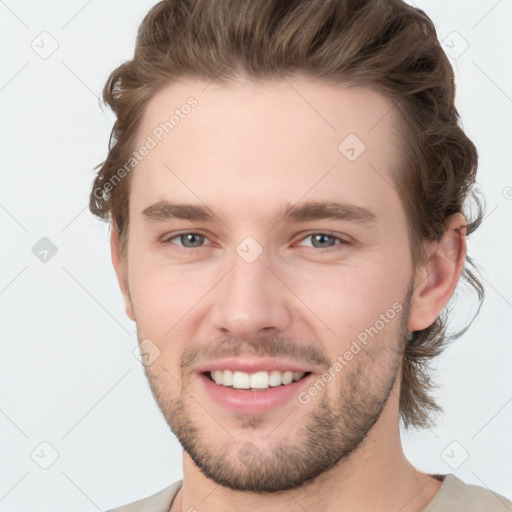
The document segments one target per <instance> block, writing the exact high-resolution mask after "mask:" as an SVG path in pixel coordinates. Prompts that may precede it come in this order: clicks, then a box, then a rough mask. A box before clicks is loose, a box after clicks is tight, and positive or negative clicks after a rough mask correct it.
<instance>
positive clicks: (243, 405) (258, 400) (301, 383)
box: [196, 363, 315, 416]
mask: <svg viewBox="0 0 512 512" xmlns="http://www.w3.org/2000/svg"><path fill="white" fill-rule="evenodd" d="M277 364H278V363H277ZM275 365H276V363H275V364H274V365H270V366H274V368H268V369H266V370H263V369H262V368H261V366H260V368H257V367H250V368H246V369H247V370H248V371H242V370H241V369H240V366H243V365H241V364H238V369H235V368H233V366H235V365H232V367H231V368H226V367H223V365H222V366H221V365H220V364H215V366H216V368H215V369H212V368H203V369H202V371H200V372H198V373H196V375H197V376H198V377H199V381H200V383H201V386H202V389H201V395H200V396H204V397H206V398H209V399H211V403H213V404H215V406H220V408H221V411H222V413H223V414H224V413H226V412H227V413H229V414H233V415H236V416H240V415H243V414H263V413H268V412H270V411H272V410H274V409H277V408H279V407H284V406H288V407H289V406H290V405H292V406H293V404H294V402H296V403H295V407H297V406H299V405H300V404H301V402H299V400H298V396H299V393H300V391H301V390H304V389H305V388H306V387H307V386H310V385H311V384H312V380H313V379H314V376H315V374H314V373H312V372H310V371H298V370H299V368H297V367H296V368H293V369H292V368H287V369H284V368H283V369H281V370H280V369H277V368H275ZM246 366H249V365H246Z"/></svg>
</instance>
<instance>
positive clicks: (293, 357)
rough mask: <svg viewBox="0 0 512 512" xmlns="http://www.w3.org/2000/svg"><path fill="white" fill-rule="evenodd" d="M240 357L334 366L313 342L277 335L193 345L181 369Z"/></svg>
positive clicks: (228, 339) (223, 339)
mask: <svg viewBox="0 0 512 512" xmlns="http://www.w3.org/2000/svg"><path fill="white" fill-rule="evenodd" d="M241 356H253V357H254V356H256V357H268V358H273V359H275V358H285V359H287V360H290V361H293V362H295V363H298V364H305V365H306V366H311V365H313V366H317V367H321V368H323V369H327V368H329V367H330V366H331V365H332V362H331V361H330V360H329V358H328V357H327V356H326V355H325V354H324V353H323V352H322V351H321V350H320V349H319V348H318V347H317V346H316V345H314V344H312V343H311V342H308V343H303V342H297V341H294V340H292V339H290V338H287V337H284V336H279V335H275V334H274V335H260V336H258V337H255V338H252V339H244V340H237V339H236V338H233V337H230V336H223V337H221V338H219V339H217V340H215V341H212V342H207V343H204V344H201V345H197V346H194V347H190V348H188V349H187V350H186V351H185V352H184V353H183V355H182V357H181V360H180V368H181V370H182V371H183V370H186V369H188V368H190V367H193V366H195V365H198V364H199V363H205V362H208V361H211V360H214V359H220V358H225V357H241Z"/></svg>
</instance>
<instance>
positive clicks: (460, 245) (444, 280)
mask: <svg viewBox="0 0 512 512" xmlns="http://www.w3.org/2000/svg"><path fill="white" fill-rule="evenodd" d="M465 226H466V220H465V219H464V216H463V215H462V214H460V213H456V214H454V215H451V216H450V217H448V219H447V220H446V222H445V225H444V235H443V237H442V239H441V240H440V241H439V242H432V243H431V244H429V246H428V247H427V249H426V250H427V261H426V263H425V264H424V265H423V266H422V267H421V268H419V269H418V270H417V272H416V276H415V281H414V291H413V296H412V303H411V311H410V316H409V330H410V331H419V330H422V329H426V328H427V327H429V326H430V325H432V324H433V323H434V321H435V320H436V318H437V317H438V316H439V314H440V313H441V311H442V310H443V309H444V307H445V306H446V304H448V301H449V300H450V298H451V296H452V295H453V292H454V291H455V287H456V286H457V283H458V281H459V278H460V276H461V273H462V270H463V268H464V261H465V259H466V227H465Z"/></svg>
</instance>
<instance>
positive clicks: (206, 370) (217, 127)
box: [91, 0, 512, 512]
mask: <svg viewBox="0 0 512 512" xmlns="http://www.w3.org/2000/svg"><path fill="white" fill-rule="evenodd" d="M104 98H105V100H106V102H107V103H108V104H109V105H110V106H111V107H112V109H113V110H114V112H115V113H116V115H117V121H116V123H115V126H114V129H113V133H112V139H111V145H110V150H109V154H108V157H107V159H106V161H105V162H104V163H103V164H102V166H101V168H100V170H99V173H98V176H97V177H96V180H95V182H94V185H93V190H92V193H91V210H92V211H93V213H95V214H96V215H98V216H100V217H101V218H104V219H108V220H110V222H111V228H112V235H111V249H112V260H113V264H114V267H115V271H116V274H117V277H118V280H119V284H120V287H121V291H122V294H123V297H124V300H125V304H126V311H127V314H128V316H129V317H130V318H131V319H132V320H134V321H135V322H136V325H137V333H138V339H139V343H140V346H141V351H142V352H144V354H145V358H146V359H145V371H146V374H147V377H148V380H149V383H150V385H151V389H152V391H153V394H154V396H155V399H156V400H157V402H158V404H159V406H160V408H161V410H162V412H163V414H164V416H165V418H166V420H167V422H168V424H169V426H170V427H171V429H172V431H173V432H174V433H175V434H176V436H177V438H178V439H179V441H180V443H181V444H182V445H183V448H184V458H183V480H182V481H179V482H176V483H175V484H173V485H171V486H170V487H168V488H167V489H164V490H163V491H161V492H160V493H158V494H156V495H154V496H151V497H149V498H146V499H143V500H141V501H138V502H136V503H133V504H131V505H127V506H125V507H121V508H119V509H116V510H117V511H135V510H137V511H150V510H151V511H162V512H163V511H171V512H177V511H203V510H204V511H210V512H216V511H232V510H236V511H238V512H241V511H248V510H265V511H278V510H279V511H299V510H301V511H303V510H307V511H309V512H314V511H319V510H322V511H324V512H325V511H327V512H331V511H340V510H343V511H347V512H352V511H359V512H361V511H370V510H371V511H375V510H379V511H399V510H400V511H402V512H413V511H427V512H435V511H441V510H443V511H444V510H461V511H462V510H464V511H477V510H478V511H483V510H485V511H504V510H512V508H511V507H512V504H511V503H510V502H509V501H507V500H506V499H505V498H504V497H503V496H499V495H496V494H494V493H492V492H491V491H488V490H485V489H482V488H479V487H474V486H469V485H466V484H465V483H463V482H462V481H461V480H459V479H457V478H456V477H455V476H454V475H446V476H445V475H430V474H425V473H422V472H420V471H418V470H417V469H416V468H414V467H413V466H412V465H411V464H410V463H409V462H408V460H407V459H406V458H405V456H404V454H403V452H402V449H401V445H400V435H399V419H400V418H401V419H402V420H403V422H404V424H405V426H409V425H414V426H420V427H421V426H426V425H428V424H429V422H430V421H431V414H432V413H433V412H435V410H436V408H437V405H436V404H435V402H434V400H433V398H432V397H431V396H430V393H429V390H430V384H429V380H428V372H427V367H428V363H429V361H430V360H431V359H432V358H433V357H434V356H436V355H437V354H439V352H440V351H441V350H442V348H443V346H444V345H443V344H444V343H445V341H446V340H447V336H446V333H445V323H444V321H445V316H444V310H445V306H446V305H447V303H448V301H449V299H450V298H451V296H452V294H453V292H454V290H455V287H456V285H457V283H458V281H459V278H460V277H461V276H465V277H466V278H467V279H468V280H469V282H470V284H472V285H473V286H474V288H475V289H476V290H477V291H478V292H479V294H480V295H481V294H482V287H481V285H480V283H479V282H478V281H477V280H476V278H474V277H473V275H472V274H470V273H468V272H467V270H466V269H465V261H466V237H467V235H468V234H469V233H470V232H472V231H473V230H474V229H475V228H476V227H477V226H478V224H479V222H480V220H481V212H479V215H477V217H476V219H474V220H471V219H469V218H466V215H465V213H464V204H465V201H466V200H467V199H468V198H470V196H471V194H472V192H471V187H472V185H473V183H474V181H475V173H476V166H477V153H476V149H475V147H474V145H473V144H472V143H471V141H470V140H469V139H468V138H467V137H466V135H465V134H464V132H463V131H462V130H461V128H460V127H459V125H458V114H457V111H456V109H455V107H454V83H453V71H452V68H451V66H450V64H449V62H448V60H447V58H446V56H445V54H444V53H443V51H442V49H441V48H440V46H439V43H438V40H437V37H436V34H435V30H434V27H433V24H432V22H431V21H430V20H429V19H428V18H427V17H426V15H425V14H424V13H423V12H421V11H419V10H417V9H414V8H412V7H409V6H407V5H406V4H404V3H402V2H401V1H399V0H386V1H383V0H365V1H361V2H352V1H348V0H323V1H311V0H294V1H290V0H287V1H281V0H258V1H254V0H169V1H164V2H160V3H159V4H157V5H156V6H155V7H154V8H153V9H152V10H151V11H150V13H149V14H148V15H147V16H146V18H145V19H144V21H143V23H142V25H141V27H140V29H139V35H138V40H137V46H136V50H135V54H134V58H133V60H131V61H129V62H126V63H124V64H122V65H121V66H120V67H119V68H117V69H116V70H115V71H114V72H113V73H112V75H111V77H110V79H109V81H108V83H107V85H106V87H105V90H104Z"/></svg>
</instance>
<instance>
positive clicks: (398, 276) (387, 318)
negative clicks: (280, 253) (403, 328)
mask: <svg viewBox="0 0 512 512" xmlns="http://www.w3.org/2000/svg"><path fill="white" fill-rule="evenodd" d="M404 268H405V269H407V263H406V262H402V267H401V268H400V266H398V267H396V266H395V265H394V263H393V261H392V259H391V258H390V259H389V260H388V261H387V262H386V261H385V259H384V258H383V257H381V258H378V262H373V263H371V264H370V263H368V264H361V265H360V266H356V265H352V266H338V267H330V268H329V269H328V270H327V271H326V269H323V270H322V272H318V273H316V274H315V275H313V274H312V273H310V275H309V277H306V274H304V273H301V274H300V277H299V276H296V277H294V278H293V281H294V282H295V284H294V285H292V288H293V290H294V291H295V292H296V294H297V296H299V297H300V298H301V299H302V300H303V302H304V303H305V304H306V306H307V308H308V311H311V312H312V314H313V316H314V317H318V319H320V320H318V319H315V318H313V316H312V317H311V318H312V322H314V323H315V324H318V325H320V324H319V322H320V321H321V322H320V323H321V324H322V325H326V326H327V327H328V329H329V332H330V334H331V335H332V338H333V341H334V343H335V345H336V349H337V350H338V351H339V350H341V349H343V347H344V345H345V344H348V345H349V344H350V342H351V340H353V339H355V338H357V336H358V335H360V334H361V333H363V334H362V336H363V337H364V332H366V331H365V330H366V329H371V328H372V327H375V325H376V324H377V325H376V326H377V328H378V330H379V331H386V332H388V331H389V329H394V328H395V326H396V325H397V322H398V321H399V319H400V314H399V313H400V311H401V309H402V301H403V300H404V297H405V294H406V290H407V284H408V273H407V272H406V271H404V270H403V269H404ZM289 277H290V279H292V277H291V275H289ZM293 281H290V282H293ZM308 315H309V313H308ZM382 315H384V319H383V317H382ZM383 322H384V324H383ZM372 332H375V331H373V330H372ZM328 336H329V335H328ZM340 342H342V343H343V347H340Z"/></svg>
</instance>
